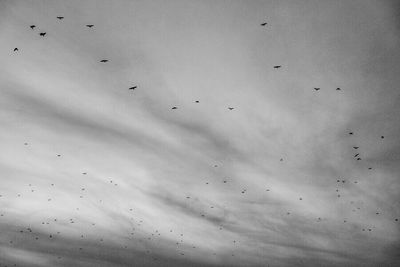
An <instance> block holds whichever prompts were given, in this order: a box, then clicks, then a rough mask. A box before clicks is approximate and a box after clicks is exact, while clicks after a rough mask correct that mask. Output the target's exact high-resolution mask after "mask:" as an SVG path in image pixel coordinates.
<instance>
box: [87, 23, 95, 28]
mask: <svg viewBox="0 0 400 267" xmlns="http://www.w3.org/2000/svg"><path fill="white" fill-rule="evenodd" d="M93 26H94V25H93V24H87V25H86V27H88V28H92V27H93Z"/></svg>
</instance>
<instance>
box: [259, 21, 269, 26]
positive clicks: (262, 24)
mask: <svg viewBox="0 0 400 267" xmlns="http://www.w3.org/2000/svg"><path fill="white" fill-rule="evenodd" d="M267 24H268V23H266V22H264V23H261V24H260V25H261V26H263V27H264V26H266V25H267Z"/></svg>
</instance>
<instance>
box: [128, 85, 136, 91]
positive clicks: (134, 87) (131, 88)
mask: <svg viewBox="0 0 400 267" xmlns="http://www.w3.org/2000/svg"><path fill="white" fill-rule="evenodd" d="M136 88H137V86H132V87H129V90H135V89H136Z"/></svg>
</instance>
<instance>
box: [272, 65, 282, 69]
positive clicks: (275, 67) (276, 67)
mask: <svg viewBox="0 0 400 267" xmlns="http://www.w3.org/2000/svg"><path fill="white" fill-rule="evenodd" d="M281 67H282V66H280V65H277V66H274V69H279V68H281Z"/></svg>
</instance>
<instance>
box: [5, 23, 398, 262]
mask: <svg viewBox="0 0 400 267" xmlns="http://www.w3.org/2000/svg"><path fill="white" fill-rule="evenodd" d="M56 18H57V19H58V20H64V17H63V16H58V17H56ZM260 25H261V26H262V27H266V26H267V25H268V24H267V22H264V23H261V24H260ZM29 27H30V28H31V29H32V30H35V29H36V28H37V27H36V25H30V26H29ZM86 27H87V28H93V27H94V24H87V25H86ZM46 34H47V33H46V32H44V31H40V32H39V35H40V36H41V37H45V36H46ZM18 51H19V49H18V47H15V48H14V52H18ZM107 62H109V60H108V59H101V60H100V63H107ZM273 68H274V69H280V68H282V66H281V65H275V66H273ZM137 88H138V86H137V85H135V86H131V87H129V88H128V90H132V91H133V90H136V89H137ZM320 89H321V88H320V87H315V88H314V90H315V91H319V90H320ZM336 90H337V91H341V88H339V87H338V88H336ZM199 102H200V101H198V100H196V101H195V103H199ZM176 109H178V107H177V106H173V107H172V110H176ZM228 109H229V110H233V109H234V108H233V107H228ZM348 134H349V135H350V136H353V135H354V133H353V132H349V133H348ZM381 139H384V136H381ZM354 141H355V140H354ZM24 145H25V146H28V145H30V144H29V143H27V142H26V143H24ZM352 149H354V155H353V158H354V159H355V160H357V161H361V160H362V157H361V152H360V151H361V148H360V146H353V147H352ZM56 156H57V157H59V158H60V157H61V156H62V155H61V154H56ZM280 161H281V162H282V161H283V158H281V159H280ZM214 167H215V168H217V167H218V165H214ZM368 169H369V170H372V167H368ZM87 174H88V173H87V172H82V175H87ZM346 182H347V181H346V179H337V180H336V183H337V186H336V189H335V191H336V194H337V197H338V198H340V197H341V194H340V192H341V190H342V188H343V187H344V186H345V185H346ZM358 182H359V181H353V183H354V184H357V183H358ZM222 183H223V184H227V183H228V180H223V181H222ZM110 184H111V185H112V186H113V187H118V184H117V183H115V181H112V180H110ZM205 184H206V185H210V184H211V183H210V182H209V181H207V182H205ZM50 187H51V188H54V187H56V185H55V184H54V183H51V184H50ZM28 188H29V189H30V192H31V193H35V192H36V191H37V190H40V188H37V187H35V186H34V185H33V184H28ZM271 190H273V189H272V188H268V189H266V191H267V192H270V191H271ZM86 193H87V190H86V188H85V187H84V186H82V188H81V189H80V194H79V198H80V199H83V198H84V197H85V194H86ZM246 193H247V189H242V191H241V194H246ZM5 197H6V196H5V195H4V194H1V192H0V201H2V199H4V198H5ZM10 197H11V196H10ZM17 197H18V198H20V197H22V195H21V194H17ZM191 198H192V196H186V199H187V200H189V199H191ZM298 200H299V201H302V200H303V197H302V196H300V197H298ZM47 201H48V202H51V201H52V198H51V197H49V198H48V199H47ZM102 201H103V200H101V199H100V200H99V202H100V203H102ZM350 204H351V205H352V206H353V208H352V211H353V212H356V211H357V210H360V209H361V207H360V206H357V205H355V203H354V202H353V201H352V202H351V203H350ZM358 204H359V203H358ZM209 208H210V209H214V206H210V207H209ZM76 210H77V211H79V207H76ZM133 210H134V209H133V208H130V209H129V212H133ZM291 214H292V213H291V212H290V211H287V212H286V215H287V216H290V215H291ZM380 214H381V212H379V211H377V212H376V215H380ZM6 216H7V213H5V212H1V214H0V219H2V218H3V219H4V217H6ZM199 216H200V217H207V214H206V213H205V212H204V213H201V214H199ZM130 220H132V222H133V223H134V225H135V227H132V229H131V231H130V232H129V233H128V235H129V236H131V238H130V239H129V242H133V243H135V242H145V241H146V242H151V241H152V240H157V237H160V236H162V234H163V233H162V231H161V230H160V229H154V231H153V232H151V233H148V232H146V231H143V232H142V233H138V229H139V230H140V227H141V226H142V225H143V224H144V222H143V220H138V219H135V218H134V217H131V218H130ZM322 220H323V218H321V217H318V218H316V221H317V222H322ZM393 220H394V221H395V222H398V218H393ZM347 222H348V219H347V218H344V219H343V223H347ZM0 223H1V221H0ZM59 223H68V224H70V225H72V224H76V223H78V220H77V218H68V219H66V218H63V219H61V218H44V219H43V221H42V222H41V226H49V229H50V226H51V225H55V227H52V228H51V229H53V230H52V232H49V233H48V235H47V237H45V238H47V240H46V242H50V240H54V239H58V238H61V237H62V232H61V231H57V230H54V229H56V228H57V226H58V225H59ZM83 223H84V222H82V224H83ZM149 223H150V224H151V222H149ZM90 225H91V227H96V223H95V222H91V223H90ZM38 228H40V229H42V227H40V226H39V225H36V226H35V225H30V224H29V225H26V226H25V227H23V228H20V229H19V230H17V229H16V231H18V232H19V234H21V235H24V237H25V239H33V240H35V241H39V239H40V238H44V235H43V233H44V232H47V231H46V230H37V231H35V229H38ZM373 228H374V226H369V227H365V228H361V229H360V231H369V232H371V231H372V229H373ZM218 229H219V230H220V231H223V229H224V226H223V225H219V226H218ZM48 231H50V230H48ZM174 231H176V230H174V229H170V230H169V233H173V232H174ZM136 236H138V237H137V238H136ZM183 236H184V235H183V233H180V232H178V234H177V235H176V236H175V238H177V240H176V242H175V245H176V246H177V249H178V255H181V256H185V253H184V251H183V250H179V247H180V246H185V247H186V248H189V247H190V248H192V249H196V248H197V245H195V244H190V242H186V241H185V240H184V238H183ZM85 238H88V240H89V239H90V240H91V241H94V240H93V237H92V236H90V237H88V235H87V234H86V233H82V234H81V235H80V239H81V240H85ZM135 238H136V241H135ZM1 242H4V240H1ZM97 242H99V243H104V242H105V238H104V237H102V236H99V237H98V238H97ZM230 242H232V243H233V244H235V245H237V244H238V243H239V241H237V240H231V241H230ZM8 243H9V245H10V246H12V245H14V244H15V239H12V240H9V241H8ZM17 245H18V244H17ZM134 247H135V246H132V248H134ZM121 249H129V244H124V245H122V246H121ZM75 250H76V251H77V252H82V253H83V251H84V246H78V247H76V248H75ZM146 253H147V254H149V255H153V256H152V259H153V260H158V256H157V252H155V253H152V251H150V250H149V249H147V250H146ZM214 255H217V254H216V253H214ZM232 256H233V257H234V256H235V254H234V253H232ZM62 258H63V257H62V256H58V259H59V260H62ZM0 266H7V265H2V263H1V259H0ZM13 266H17V264H14V265H13Z"/></svg>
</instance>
